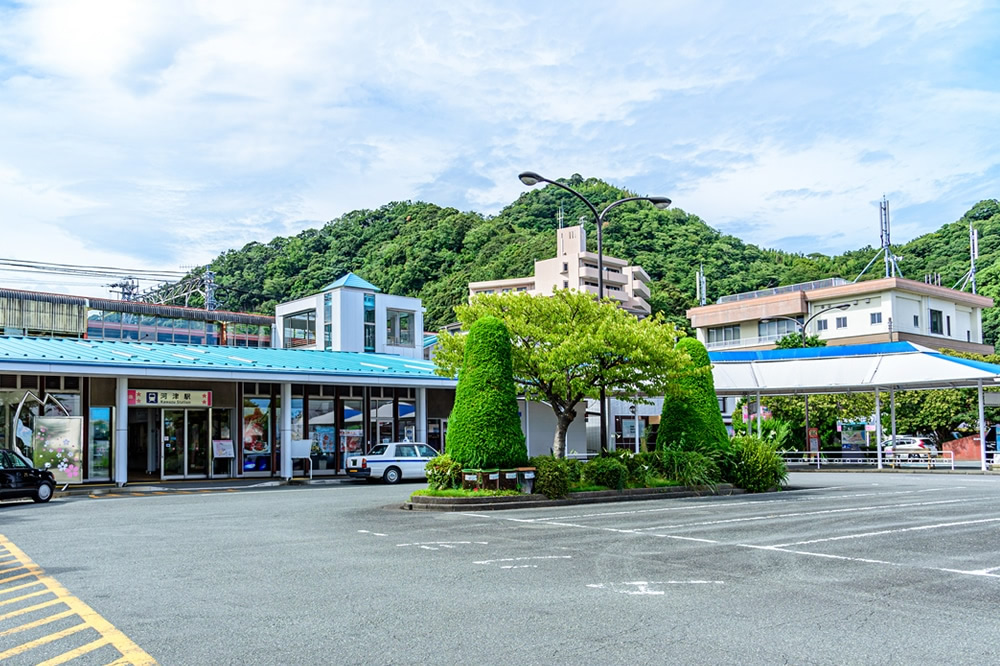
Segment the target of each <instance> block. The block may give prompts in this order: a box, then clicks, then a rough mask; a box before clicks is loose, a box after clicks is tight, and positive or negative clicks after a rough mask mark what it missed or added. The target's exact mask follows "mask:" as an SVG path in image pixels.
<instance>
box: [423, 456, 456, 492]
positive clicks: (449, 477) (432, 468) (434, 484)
mask: <svg viewBox="0 0 1000 666" xmlns="http://www.w3.org/2000/svg"><path fill="white" fill-rule="evenodd" d="M424 469H426V470H427V485H428V487H430V488H431V489H433V490H446V489H448V488H458V487H459V486H461V485H462V465H460V464H459V463H457V462H455V461H454V460H452V459H451V456H450V455H448V454H447V453H442V454H441V455H439V456H435V457H433V458H431V459H430V460H428V461H427V464H426V465H425V466H424Z"/></svg>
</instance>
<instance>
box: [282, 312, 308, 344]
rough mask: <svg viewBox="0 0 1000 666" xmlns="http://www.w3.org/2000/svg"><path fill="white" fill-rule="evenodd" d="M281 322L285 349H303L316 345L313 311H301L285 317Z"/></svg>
mask: <svg viewBox="0 0 1000 666" xmlns="http://www.w3.org/2000/svg"><path fill="white" fill-rule="evenodd" d="M283 321H284V326H285V335H284V346H285V349H290V348H292V347H304V346H306V345H312V344H315V343H316V311H315V310H303V311H302V312H296V313H294V314H290V315H285V317H284V318H283Z"/></svg>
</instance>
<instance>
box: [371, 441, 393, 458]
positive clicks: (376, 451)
mask: <svg viewBox="0 0 1000 666" xmlns="http://www.w3.org/2000/svg"><path fill="white" fill-rule="evenodd" d="M388 448H389V445H388V444H376V445H375V446H373V447H372V450H371V451H369V452H368V455H370V456H380V455H382V454H383V453H385V450H386V449H388Z"/></svg>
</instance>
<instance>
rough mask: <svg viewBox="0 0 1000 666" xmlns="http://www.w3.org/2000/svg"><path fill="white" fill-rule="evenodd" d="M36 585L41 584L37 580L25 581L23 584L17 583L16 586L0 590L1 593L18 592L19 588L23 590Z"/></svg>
mask: <svg viewBox="0 0 1000 666" xmlns="http://www.w3.org/2000/svg"><path fill="white" fill-rule="evenodd" d="M35 585H41V583H39V582H38V581H37V580H36V581H33V582H31V583H24V584H23V585H15V586H14V587H5V588H3V589H2V590H0V594H7V593H8V592H17V591H18V590H23V589H26V588H29V587H34V586H35Z"/></svg>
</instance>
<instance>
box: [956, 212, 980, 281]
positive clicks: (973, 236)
mask: <svg viewBox="0 0 1000 666" xmlns="http://www.w3.org/2000/svg"><path fill="white" fill-rule="evenodd" d="M978 258H979V230H978V229H973V228H972V222H969V272H967V273H966V274H965V275H963V276H962V279H961V280H959V281H958V282H956V283H955V286H954V287H952V289H954V288H956V287H958V289H959V290H960V291H964V290H965V285H967V284H969V283H971V284H972V293H973V294H974V293H976V259H978ZM959 283H961V284H962V286H961V287H959V286H958V285H959Z"/></svg>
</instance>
